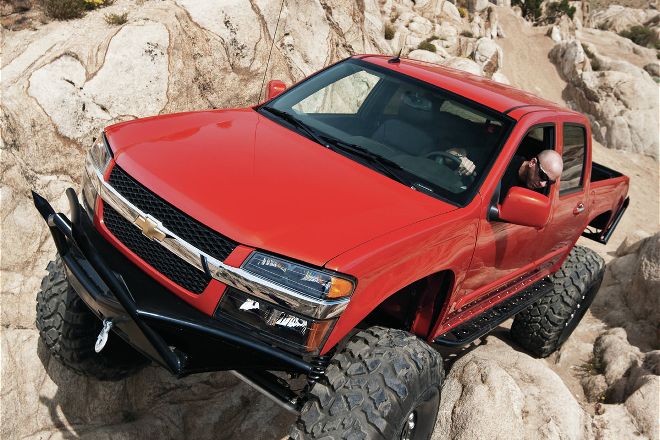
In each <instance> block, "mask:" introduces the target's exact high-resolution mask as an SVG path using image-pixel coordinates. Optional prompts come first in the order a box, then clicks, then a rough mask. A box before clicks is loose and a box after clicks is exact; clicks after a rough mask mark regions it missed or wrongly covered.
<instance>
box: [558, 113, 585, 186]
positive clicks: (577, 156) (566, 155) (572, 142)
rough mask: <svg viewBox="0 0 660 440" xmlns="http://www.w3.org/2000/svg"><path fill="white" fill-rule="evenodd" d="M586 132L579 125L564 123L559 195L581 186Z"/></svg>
mask: <svg viewBox="0 0 660 440" xmlns="http://www.w3.org/2000/svg"><path fill="white" fill-rule="evenodd" d="M586 134H587V132H586V130H585V129H584V127H582V126H580V125H564V150H563V153H562V156H561V157H562V159H563V161H564V171H563V172H562V173H561V181H560V183H559V185H560V186H559V194H560V195H561V194H565V193H567V192H573V191H576V190H579V189H580V188H582V181H583V176H584V156H585V147H586V144H587V142H586V140H587V136H586Z"/></svg>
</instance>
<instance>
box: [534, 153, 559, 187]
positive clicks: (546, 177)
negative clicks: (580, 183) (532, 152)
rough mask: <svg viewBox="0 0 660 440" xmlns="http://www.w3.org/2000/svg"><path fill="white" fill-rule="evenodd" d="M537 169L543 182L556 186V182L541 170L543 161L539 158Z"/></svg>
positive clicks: (537, 159)
mask: <svg viewBox="0 0 660 440" xmlns="http://www.w3.org/2000/svg"><path fill="white" fill-rule="evenodd" d="M536 169H537V170H538V172H539V179H540V180H541V182H548V185H554V183H555V182H556V180H555V179H551V178H550V177H548V174H547V173H546V172H545V171H544V170H543V168H541V161H540V160H539V158H538V157H537V158H536Z"/></svg>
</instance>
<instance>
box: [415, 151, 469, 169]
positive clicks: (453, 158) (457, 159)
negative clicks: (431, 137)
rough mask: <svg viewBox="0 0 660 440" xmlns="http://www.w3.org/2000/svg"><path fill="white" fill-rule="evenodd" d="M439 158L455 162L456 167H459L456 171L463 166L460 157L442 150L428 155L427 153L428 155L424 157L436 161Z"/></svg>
mask: <svg viewBox="0 0 660 440" xmlns="http://www.w3.org/2000/svg"><path fill="white" fill-rule="evenodd" d="M438 156H441V157H443V158H445V159H449V160H451V161H453V162H455V163H456V165H457V166H456V169H458V168H459V167H460V166H461V163H462V161H461V158H460V157H458V156H456V155H453V154H451V153H448V152H446V151H442V150H435V151H431V152H428V153H426V155H425V156H424V157H426V158H427V159H435V158H436V157H438Z"/></svg>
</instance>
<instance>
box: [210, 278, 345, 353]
mask: <svg viewBox="0 0 660 440" xmlns="http://www.w3.org/2000/svg"><path fill="white" fill-rule="evenodd" d="M215 317H216V319H220V320H230V321H232V322H234V323H235V324H237V325H239V326H241V327H243V328H245V330H246V331H247V332H250V333H252V334H253V335H254V336H256V337H257V338H259V339H262V340H266V341H268V342H271V343H275V344H276V345H278V346H282V347H284V348H288V349H290V350H293V351H297V352H304V353H318V352H319V350H320V349H321V347H322V346H323V343H324V342H325V341H326V339H327V338H328V336H329V335H330V330H331V329H332V327H333V325H334V323H335V322H336V319H329V320H316V319H312V318H309V317H305V316H298V315H294V314H292V313H291V312H290V311H288V310H284V309H282V308H280V307H278V306H276V305H274V304H271V303H269V302H267V301H262V300H260V299H258V298H254V297H251V296H249V295H247V294H245V293H243V292H241V291H239V290H236V289H233V288H228V289H227V291H226V292H225V293H224V295H222V299H221V300H220V306H219V307H218V308H217V310H216V312H215Z"/></svg>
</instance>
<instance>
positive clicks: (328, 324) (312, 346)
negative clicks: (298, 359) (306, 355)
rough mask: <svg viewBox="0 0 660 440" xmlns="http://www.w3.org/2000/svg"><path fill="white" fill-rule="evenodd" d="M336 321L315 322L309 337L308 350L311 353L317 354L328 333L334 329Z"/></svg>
mask: <svg viewBox="0 0 660 440" xmlns="http://www.w3.org/2000/svg"><path fill="white" fill-rule="evenodd" d="M334 323H335V321H334V320H333V321H314V322H313V323H312V325H311V327H310V329H309V334H308V336H307V343H306V344H305V345H306V349H307V351H310V352H317V351H318V350H319V349H320V348H321V345H322V344H323V342H325V340H326V336H328V331H329V330H330V329H331V328H332V324H334Z"/></svg>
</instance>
